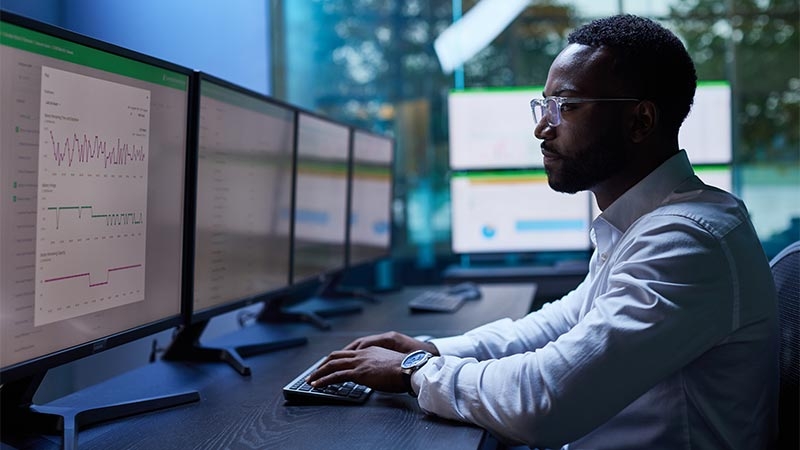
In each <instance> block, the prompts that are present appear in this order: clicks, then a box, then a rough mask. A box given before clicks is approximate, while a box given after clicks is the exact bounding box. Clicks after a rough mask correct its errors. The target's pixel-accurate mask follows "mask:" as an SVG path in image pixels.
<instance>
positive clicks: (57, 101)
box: [0, 13, 190, 428]
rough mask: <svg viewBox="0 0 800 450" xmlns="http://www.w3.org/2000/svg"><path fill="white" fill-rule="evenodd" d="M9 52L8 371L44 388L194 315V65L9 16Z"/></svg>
mask: <svg viewBox="0 0 800 450" xmlns="http://www.w3.org/2000/svg"><path fill="white" fill-rule="evenodd" d="M0 61H2V64H0V94H2V98H3V101H2V103H0V118H1V120H0V127H1V128H0V143H1V144H2V145H1V146H2V152H0V185H2V186H3V196H2V198H0V248H2V251H0V378H1V379H2V383H4V384H5V383H7V382H11V381H13V380H25V379H28V378H31V379H33V380H34V381H32V383H33V384H34V386H33V388H34V389H35V384H38V381H41V378H40V377H42V376H43V374H44V371H45V370H46V369H49V368H52V367H54V366H56V365H60V364H63V363H66V362H69V361H72V360H74V359H77V358H80V357H83V356H86V355H89V354H92V353H95V352H98V351H101V350H105V349H108V348H111V347H114V346H117V345H119V344H122V343H125V342H128V341H130V340H133V339H135V338H138V337H142V336H145V335H147V334H151V333H154V332H156V331H159V330H161V329H166V328H168V327H171V326H174V325H177V324H178V323H179V322H180V312H181V310H180V308H181V296H182V289H181V288H182V286H181V280H182V276H183V268H184V267H183V260H182V256H183V250H184V248H183V231H184V222H183V221H184V205H185V198H184V194H185V189H184V185H185V183H184V181H185V180H184V170H185V164H186V150H187V128H188V120H187V115H188V103H189V83H190V71H189V70H187V69H184V68H181V67H178V66H174V65H171V64H167V63H164V62H161V61H158V60H155V59H152V58H148V57H145V56H143V55H139V54H136V53H133V52H129V51H125V50H123V49H119V48H117V47H112V46H109V45H106V44H103V43H100V42H97V41H94V40H91V39H88V38H84V37H82V36H79V35H75V34H72V33H68V32H65V31H62V30H60V29H57V28H54V27H49V26H45V25H43V24H39V23H38V22H34V21H30V20H28V19H24V18H21V17H19V16H14V15H11V14H7V13H3V14H2V28H0ZM37 379H38V381H36V380H37ZM11 391H12V388H11V387H10V386H9V385H8V384H6V385H5V386H4V391H3V393H4V398H3V402H4V404H6V402H8V401H13V399H8V397H7V396H8V394H9V392H11ZM23 400H25V399H23ZM28 400H30V399H28ZM4 420H5V415H4ZM65 428H67V427H66V426H65Z"/></svg>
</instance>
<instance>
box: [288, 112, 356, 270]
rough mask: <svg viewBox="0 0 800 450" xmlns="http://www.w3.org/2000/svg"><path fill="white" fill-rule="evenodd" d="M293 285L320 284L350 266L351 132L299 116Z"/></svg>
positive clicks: (312, 117)
mask: <svg viewBox="0 0 800 450" xmlns="http://www.w3.org/2000/svg"><path fill="white" fill-rule="evenodd" d="M297 119H298V122H297V151H296V158H297V160H296V168H295V199H294V247H293V268H292V283H293V284H298V283H304V282H305V281H309V280H318V279H319V278H320V277H323V276H325V275H327V274H330V273H333V272H336V271H340V270H342V269H344V267H345V265H346V260H345V254H346V247H345V245H346V238H347V228H346V226H347V189H348V161H349V155H350V128H349V127H347V126H346V125H343V124H341V123H338V122H335V121H332V120H330V119H326V118H323V117H321V116H317V115H313V114H311V113H307V112H303V111H301V112H299V113H298V118H297Z"/></svg>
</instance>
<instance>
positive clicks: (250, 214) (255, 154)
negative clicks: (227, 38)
mask: <svg viewBox="0 0 800 450" xmlns="http://www.w3.org/2000/svg"><path fill="white" fill-rule="evenodd" d="M194 86H196V87H197V90H196V91H195V92H194V94H195V96H196V97H198V98H197V105H198V109H197V111H198V114H197V118H196V120H197V144H196V148H197V152H196V155H197V161H196V171H195V177H196V179H195V180H194V186H195V189H194V193H195V198H194V201H193V202H191V206H192V208H191V211H192V213H191V214H190V220H191V219H194V220H193V223H192V225H193V227H192V230H191V231H190V233H189V235H190V236H193V238H192V240H193V245H192V246H191V248H190V250H191V252H192V258H191V261H190V262H188V263H187V267H188V272H189V274H190V275H191V277H190V279H189V280H188V283H189V284H190V285H191V289H190V290H189V292H188V293H187V294H188V295H187V296H186V305H185V309H184V311H185V316H186V317H185V319H186V322H187V323H186V325H185V326H184V327H183V328H182V329H181V330H180V333H179V334H178V335H177V336H176V338H175V339H174V340H173V342H172V344H171V346H170V348H169V349H168V350H167V352H166V353H165V354H164V358H165V359H168V360H202V361H220V360H224V361H227V362H228V363H230V364H231V365H232V366H233V367H234V368H235V369H236V370H237V371H238V372H239V373H241V374H242V375H248V374H249V373H250V369H249V367H247V366H246V365H245V363H244V362H243V361H242V358H241V357H242V356H246V355H252V354H255V353H260V352H264V351H268V350H273V349H277V348H283V347H286V346H291V345H299V344H302V343H304V342H305V339H304V338H292V339H279V340H270V341H269V342H263V343H254V344H243V345H239V346H236V347H230V348H209V347H205V346H203V345H201V344H200V342H199V341H200V337H201V335H202V333H203V330H204V329H205V328H206V326H207V325H208V323H209V321H210V319H212V318H213V317H215V316H218V315H220V314H222V313H225V312H228V311H232V310H234V309H237V308H241V307H244V306H247V305H250V304H254V303H257V302H267V301H270V300H272V299H275V298H276V297H279V296H280V295H283V294H284V293H285V291H286V290H287V289H288V288H289V284H290V280H289V276H290V268H291V260H290V256H291V254H290V251H291V239H290V222H289V221H288V220H286V218H287V217H288V216H289V214H290V213H291V202H292V176H293V151H294V133H295V111H294V110H293V109H292V108H291V107H290V106H288V105H285V104H282V103H279V102H277V101H276V100H274V99H271V98H269V97H267V96H265V95H262V94H259V93H257V92H254V91H251V90H248V89H245V88H243V87H241V86H237V85H234V84H232V83H229V82H226V81H224V80H222V79H219V78H216V77H213V76H212V75H209V74H206V73H197V74H196V83H194Z"/></svg>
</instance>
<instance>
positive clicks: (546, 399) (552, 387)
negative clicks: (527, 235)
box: [412, 151, 778, 450]
mask: <svg viewBox="0 0 800 450" xmlns="http://www.w3.org/2000/svg"><path fill="white" fill-rule="evenodd" d="M592 241H593V243H594V245H595V251H594V253H593V255H592V258H591V261H590V265H589V273H588V275H587V276H586V278H585V279H584V280H583V282H581V284H580V285H579V286H578V287H577V288H575V290H574V291H572V292H570V293H568V294H567V295H565V296H564V297H563V298H561V299H560V300H558V301H555V302H553V303H550V304H547V305H545V306H544V307H542V308H541V309H540V310H539V311H536V312H533V313H531V314H529V315H527V316H526V317H524V318H522V319H519V320H516V321H512V320H510V319H503V320H499V321H496V322H493V323H490V324H487V325H484V326H482V327H479V328H476V329H474V330H472V331H469V332H467V333H465V334H464V335H462V336H455V337H448V338H441V339H435V340H433V341H432V342H433V343H434V344H435V345H436V347H437V348H438V349H439V352H440V353H441V354H442V355H443V356H441V357H438V358H433V359H431V360H430V361H429V362H428V363H427V364H426V365H425V366H424V367H422V368H421V369H420V370H418V371H417V372H416V373H414V375H413V377H412V386H413V388H414V389H415V391H416V392H418V393H419V404H420V407H421V408H422V409H423V410H425V411H426V412H428V413H431V414H435V415H438V416H441V417H445V418H449V419H455V420H460V421H464V422H469V423H473V424H477V425H479V426H481V427H483V428H486V429H487V430H489V431H490V432H492V434H494V435H495V436H497V437H498V438H500V439H501V440H503V441H505V442H508V443H512V444H520V443H522V444H527V445H529V446H531V447H562V446H563V448H569V449H579V448H580V449H583V448H586V449H605V448H608V449H614V450H620V449H648V450H653V449H670V450H672V449H748V450H751V449H761V448H765V447H766V446H767V443H768V441H769V440H771V439H772V438H773V436H774V434H775V431H776V427H777V425H776V423H777V422H776V419H777V418H776V409H777V385H778V358H777V349H778V339H777V319H776V303H775V288H774V284H773V280H772V276H771V272H770V270H769V265H768V261H767V259H766V256H765V255H764V252H763V250H762V247H761V245H760V243H759V241H758V238H757V236H756V233H755V231H754V229H753V227H752V224H751V223H750V221H749V218H748V213H747V210H746V209H745V207H744V205H743V204H742V203H741V202H740V201H739V200H738V199H736V198H735V197H734V196H732V195H730V194H728V193H726V192H724V191H721V190H719V189H716V188H713V187H709V186H707V185H705V184H703V183H702V182H701V181H700V180H699V179H698V178H697V177H696V176H695V175H694V172H693V170H692V167H691V164H690V163H689V160H688V158H687V156H686V153H685V152H683V151H681V152H679V153H678V154H676V155H675V156H673V157H672V158H670V159H669V160H668V161H666V162H665V163H664V164H662V165H661V166H660V167H659V168H658V169H656V170H655V171H653V172H652V173H651V174H650V175H648V176H647V177H646V178H645V179H643V180H642V181H641V182H639V183H638V184H636V185H635V186H634V187H632V188H631V189H629V190H628V192H626V193H625V194H624V195H622V196H621V197H620V198H619V199H618V200H617V201H615V202H614V203H613V204H612V205H611V206H609V207H608V208H607V209H606V210H605V211H604V212H603V213H602V214H601V215H600V216H599V217H598V218H597V219H595V221H594V223H593V224H592ZM521 300H523V299H521ZM483 301H491V299H485V300H483Z"/></svg>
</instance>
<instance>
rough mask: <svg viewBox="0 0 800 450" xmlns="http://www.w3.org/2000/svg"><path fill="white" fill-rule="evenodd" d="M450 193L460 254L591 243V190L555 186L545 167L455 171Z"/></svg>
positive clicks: (570, 247)
mask: <svg viewBox="0 0 800 450" xmlns="http://www.w3.org/2000/svg"><path fill="white" fill-rule="evenodd" d="M450 196H451V213H452V221H451V222H452V240H451V243H452V251H453V253H455V254H460V255H468V254H492V253H509V252H511V253H523V252H553V251H587V250H589V248H590V240H589V227H590V225H591V218H590V203H589V202H590V200H591V198H590V194H589V193H588V192H579V193H577V194H564V193H559V192H555V191H553V190H552V189H551V188H550V186H549V185H548V184H547V175H546V174H545V172H544V170H543V169H530V170H511V171H487V172H455V173H453V174H452V176H451V181H450Z"/></svg>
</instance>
